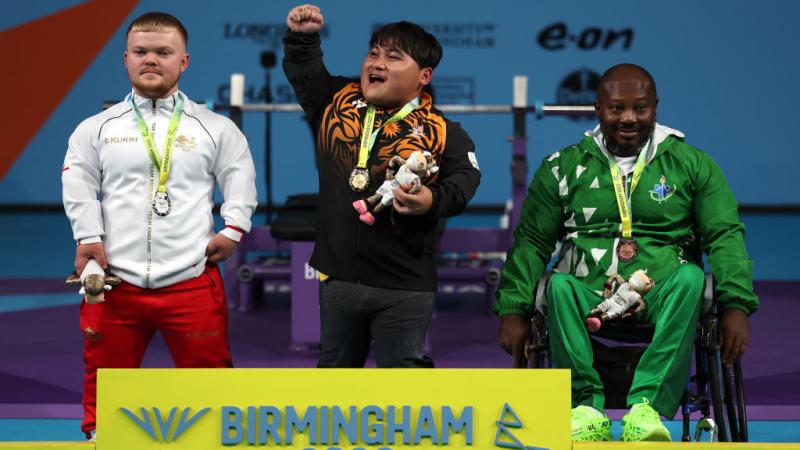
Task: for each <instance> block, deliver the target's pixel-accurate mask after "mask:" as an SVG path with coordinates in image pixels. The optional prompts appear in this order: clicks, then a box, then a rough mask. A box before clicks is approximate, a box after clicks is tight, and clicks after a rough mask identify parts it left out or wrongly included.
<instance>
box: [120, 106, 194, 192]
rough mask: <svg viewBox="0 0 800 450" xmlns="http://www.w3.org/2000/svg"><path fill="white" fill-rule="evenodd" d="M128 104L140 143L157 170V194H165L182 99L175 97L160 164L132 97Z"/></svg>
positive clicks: (151, 136) (153, 144)
mask: <svg viewBox="0 0 800 450" xmlns="http://www.w3.org/2000/svg"><path fill="white" fill-rule="evenodd" d="M128 103H129V104H130V106H131V107H132V108H133V111H134V113H135V114H136V122H137V123H138V125H139V133H140V134H141V135H142V141H144V146H145V148H146V149H147V155H148V156H149V157H150V161H152V162H153V164H155V166H156V168H158V171H159V176H158V192H167V178H169V169H170V166H171V163H172V148H173V147H174V146H175V133H176V132H177V131H178V124H179V123H180V121H181V116H183V98H182V97H181V96H180V95H176V96H175V109H174V110H173V111H172V117H171V118H170V119H169V128H167V138H166V140H165V141H164V156H163V157H162V158H161V162H159V161H158V149H157V148H156V143H155V141H154V140H153V135H152V134H150V129H149V128H148V127H147V124H146V123H145V122H144V118H142V113H140V112H139V109H138V108H136V105H135V104H134V103H133V95H131V96H130V97H129V98H128Z"/></svg>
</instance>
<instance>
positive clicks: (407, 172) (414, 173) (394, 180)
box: [353, 150, 439, 225]
mask: <svg viewBox="0 0 800 450" xmlns="http://www.w3.org/2000/svg"><path fill="white" fill-rule="evenodd" d="M398 167H399V169H398ZM438 171H439V166H437V165H436V161H434V160H433V156H432V155H431V152H428V151H425V152H422V151H419V150H417V151H415V152H413V153H411V155H409V157H408V159H407V160H405V159H403V158H401V157H400V156H395V157H394V158H392V159H391V160H390V161H389V165H388V166H387V167H386V179H385V180H384V182H383V183H382V184H381V187H379V188H378V190H377V191H376V192H375V194H374V195H371V196H369V197H367V198H365V199H363V200H356V201H355V202H353V208H355V210H356V211H358V214H359V216H358V218H359V219H360V220H361V221H362V222H364V223H366V224H367V225H372V224H374V223H375V216H374V215H373V214H374V213H378V212H380V211H381V210H382V209H383V208H385V207H386V206H389V205H391V204H392V199H394V194H393V193H392V191H393V190H394V189H396V188H402V189H403V190H405V191H406V192H408V193H411V194H416V193H417V192H419V191H420V189H422V183H423V181H426V180H427V179H429V178H430V177H431V176H432V175H433V174H435V173H436V172H438Z"/></svg>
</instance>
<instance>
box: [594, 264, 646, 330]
mask: <svg viewBox="0 0 800 450" xmlns="http://www.w3.org/2000/svg"><path fill="white" fill-rule="evenodd" d="M613 282H617V283H619V287H618V288H617V291H616V292H615V293H614V295H610V294H611V288H612V286H613ZM653 286H654V283H653V279H652V278H650V277H648V276H647V273H645V271H643V270H637V271H636V272H634V273H633V274H632V275H631V277H630V279H629V280H628V282H627V283H626V282H625V280H624V279H623V278H622V277H620V276H619V275H614V276H612V277H611V278H609V282H608V283H606V292H605V293H604V295H603V296H604V297H606V299H605V300H603V301H602V302H601V303H600V304H599V305H597V306H596V307H595V308H594V309H592V310H591V311H590V312H589V317H588V318H587V319H586V322H585V324H586V329H587V330H589V331H590V332H592V333H594V332H595V331H597V330H599V329H600V327H601V326H602V324H603V322H606V321H609V320H614V319H620V318H625V317H630V316H632V315H634V314H636V313H638V312H639V311H642V310H644V309H645V308H646V307H647V304H646V303H645V302H644V299H643V297H644V295H645V294H647V293H648V292H650V290H651V289H653Z"/></svg>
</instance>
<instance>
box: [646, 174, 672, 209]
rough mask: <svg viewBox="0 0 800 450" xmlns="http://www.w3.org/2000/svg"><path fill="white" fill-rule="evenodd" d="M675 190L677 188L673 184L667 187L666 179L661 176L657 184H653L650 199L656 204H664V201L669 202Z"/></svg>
mask: <svg viewBox="0 0 800 450" xmlns="http://www.w3.org/2000/svg"><path fill="white" fill-rule="evenodd" d="M677 190H678V188H677V186H675V185H674V184H673V185H672V186H670V185H668V184H667V177H665V176H664V175H661V178H659V180H658V184H654V185H653V189H651V190H650V198H651V199H653V201H656V202H658V203H664V202H665V201H667V200H669V198H670V197H672V195H673V194H675V191H677Z"/></svg>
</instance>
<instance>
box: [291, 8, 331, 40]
mask: <svg viewBox="0 0 800 450" xmlns="http://www.w3.org/2000/svg"><path fill="white" fill-rule="evenodd" d="M286 26H288V27H289V29H290V30H292V31H294V32H297V33H306V34H311V33H316V32H317V31H319V30H320V29H321V28H322V27H323V26H325V18H323V17H322V13H321V12H320V10H319V7H318V6H314V5H301V6H295V7H294V8H292V9H290V10H289V15H288V16H286Z"/></svg>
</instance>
